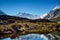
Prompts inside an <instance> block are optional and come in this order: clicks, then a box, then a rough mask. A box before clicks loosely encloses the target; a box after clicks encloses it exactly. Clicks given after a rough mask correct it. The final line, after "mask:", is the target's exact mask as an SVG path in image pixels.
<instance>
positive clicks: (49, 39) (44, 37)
mask: <svg viewBox="0 0 60 40" xmlns="http://www.w3.org/2000/svg"><path fill="white" fill-rule="evenodd" d="M7 39H8V40H60V36H58V35H55V34H50V33H49V34H41V35H40V34H28V35H23V36H19V37H16V38H15V39H10V38H7ZM3 40H6V39H3Z"/></svg>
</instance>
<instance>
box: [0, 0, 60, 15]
mask: <svg viewBox="0 0 60 40" xmlns="http://www.w3.org/2000/svg"><path fill="white" fill-rule="evenodd" d="M58 4H60V0H0V10H2V11H3V12H5V13H6V14H8V15H16V14H18V13H19V12H26V13H30V14H33V15H43V14H44V13H48V12H49V11H50V10H52V9H53V8H54V7H55V6H56V5H58Z"/></svg>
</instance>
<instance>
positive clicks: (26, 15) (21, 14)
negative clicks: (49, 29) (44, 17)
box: [16, 12, 40, 19]
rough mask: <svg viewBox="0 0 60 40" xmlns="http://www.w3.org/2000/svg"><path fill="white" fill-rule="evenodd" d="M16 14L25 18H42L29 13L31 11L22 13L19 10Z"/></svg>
mask: <svg viewBox="0 0 60 40" xmlns="http://www.w3.org/2000/svg"><path fill="white" fill-rule="evenodd" d="M16 16H18V17H23V18H28V19H38V18H40V16H38V15H32V14H29V13H24V12H23V13H22V12H19V13H18V14H17V15H16Z"/></svg>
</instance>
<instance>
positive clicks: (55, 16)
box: [0, 5, 60, 21]
mask: <svg viewBox="0 0 60 40" xmlns="http://www.w3.org/2000/svg"><path fill="white" fill-rule="evenodd" d="M17 17H18V18H26V19H34V20H36V19H40V20H41V19H42V18H43V19H47V20H52V21H60V5H57V6H56V7H55V8H54V9H52V10H51V11H50V12H49V13H47V14H46V15H43V16H39V15H32V14H29V13H25V12H19V13H18V14H17V15H16V16H10V15H7V14H5V13H4V12H3V11H1V10H0V19H10V18H12V19H13V18H17Z"/></svg>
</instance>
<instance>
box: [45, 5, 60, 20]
mask: <svg viewBox="0 0 60 40" xmlns="http://www.w3.org/2000/svg"><path fill="white" fill-rule="evenodd" d="M44 18H45V19H49V20H54V21H60V5H57V6H56V7H55V8H54V9H53V10H51V11H50V12H49V13H48V14H47V16H45V17H44Z"/></svg>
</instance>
